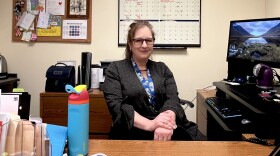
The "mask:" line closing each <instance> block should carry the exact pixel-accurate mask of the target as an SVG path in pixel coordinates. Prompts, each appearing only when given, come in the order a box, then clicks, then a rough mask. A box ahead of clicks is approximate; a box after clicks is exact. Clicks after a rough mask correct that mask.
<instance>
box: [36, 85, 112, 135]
mask: <svg viewBox="0 0 280 156" xmlns="http://www.w3.org/2000/svg"><path fill="white" fill-rule="evenodd" d="M68 97H69V94H68V93H66V92H65V93H64V92H43V93H40V116H41V118H42V120H43V122H44V123H49V124H56V125H62V126H67V118H68ZM89 97H90V100H89V101H90V112H89V134H90V138H94V139H107V138H108V134H109V131H110V127H111V124H112V119H111V115H110V113H109V110H108V108H107V105H106V102H105V99H104V96H103V92H102V91H100V90H98V89H94V90H92V91H90V92H89Z"/></svg>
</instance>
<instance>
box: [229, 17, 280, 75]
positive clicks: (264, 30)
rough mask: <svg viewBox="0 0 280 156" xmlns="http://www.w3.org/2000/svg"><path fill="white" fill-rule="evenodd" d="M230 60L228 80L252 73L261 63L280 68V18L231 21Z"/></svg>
mask: <svg viewBox="0 0 280 156" xmlns="http://www.w3.org/2000/svg"><path fill="white" fill-rule="evenodd" d="M227 62H228V79H234V78H236V77H241V78H246V77H248V76H249V77H250V76H253V73H252V71H253V67H254V66H255V65H256V64H259V63H263V64H265V65H268V66H270V67H272V68H280V18H262V19H247V20H235V21H231V22H230V29H229V39H228V48H227Z"/></svg>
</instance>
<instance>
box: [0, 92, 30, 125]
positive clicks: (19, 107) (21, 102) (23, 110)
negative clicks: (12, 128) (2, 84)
mask: <svg viewBox="0 0 280 156" xmlns="http://www.w3.org/2000/svg"><path fill="white" fill-rule="evenodd" d="M30 99H31V95H30V94H29V93H28V92H17V93H2V94H1V97H0V112H7V113H12V114H18V115H19V116H20V118H21V119H26V120H28V119H29V114H30Z"/></svg>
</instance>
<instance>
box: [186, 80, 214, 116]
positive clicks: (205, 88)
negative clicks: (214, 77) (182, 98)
mask: <svg viewBox="0 0 280 156" xmlns="http://www.w3.org/2000/svg"><path fill="white" fill-rule="evenodd" d="M213 86H214V85H210V86H207V87H204V88H203V89H202V90H203V91H206V90H207V89H208V88H211V87H213ZM196 98H197V96H195V97H194V98H193V99H192V100H191V101H190V102H191V103H193V101H194V100H195V99H196ZM187 108H188V105H187V106H186V107H185V108H184V111H186V109H187Z"/></svg>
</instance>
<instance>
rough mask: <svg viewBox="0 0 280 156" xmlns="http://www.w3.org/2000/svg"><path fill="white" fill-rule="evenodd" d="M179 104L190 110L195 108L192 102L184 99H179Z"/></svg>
mask: <svg viewBox="0 0 280 156" xmlns="http://www.w3.org/2000/svg"><path fill="white" fill-rule="evenodd" d="M179 103H180V104H181V105H185V104H186V105H187V106H188V107H190V108H193V107H194V104H193V103H192V102H191V101H188V100H184V99H179Z"/></svg>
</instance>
